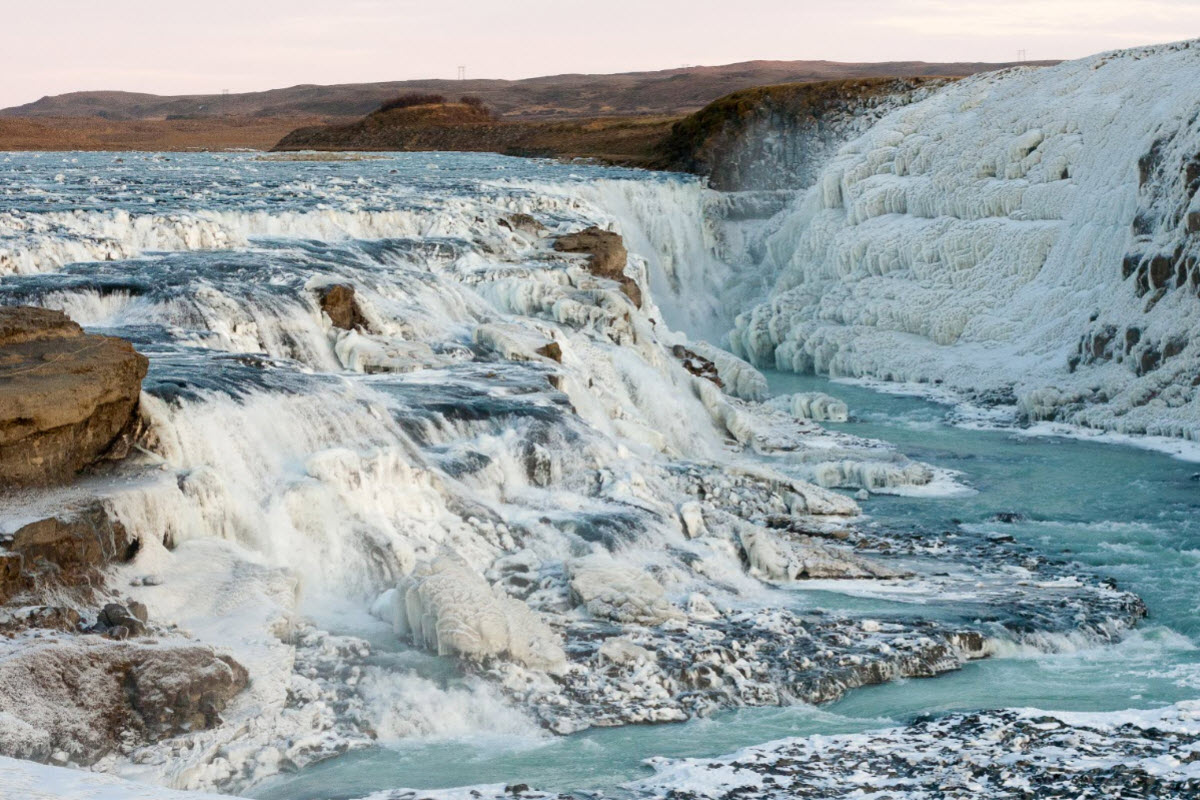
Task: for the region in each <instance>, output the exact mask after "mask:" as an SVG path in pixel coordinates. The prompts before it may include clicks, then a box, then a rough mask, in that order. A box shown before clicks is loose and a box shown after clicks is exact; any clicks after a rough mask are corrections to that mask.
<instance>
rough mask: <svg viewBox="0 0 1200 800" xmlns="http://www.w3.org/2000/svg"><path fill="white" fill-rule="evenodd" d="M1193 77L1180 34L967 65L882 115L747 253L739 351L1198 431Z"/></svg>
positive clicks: (1121, 425)
mask: <svg viewBox="0 0 1200 800" xmlns="http://www.w3.org/2000/svg"><path fill="white" fill-rule="evenodd" d="M1198 79H1200V42H1196V41H1193V42H1184V43H1179V44H1174V45H1164V46H1158V47H1150V48H1142V49H1137V50H1128V51H1122V52H1116V53H1110V54H1103V55H1098V56H1093V57H1090V58H1086V59H1082V60H1079V61H1073V62H1068V63H1064V64H1061V65H1059V66H1056V67H1051V68H1046V69H1033V68H1015V69H1010V70H1005V71H1002V72H998V73H992V74H987V75H980V76H977V77H974V78H970V79H967V80H964V81H962V82H959V83H957V84H954V85H951V86H948V87H946V88H945V89H943V90H941V91H940V92H938V93H936V94H934V95H933V96H932V97H930V98H928V99H926V100H924V101H922V102H920V103H915V104H913V105H910V106H907V107H904V108H902V109H899V110H897V111H895V112H893V113H892V114H889V115H888V116H886V117H885V118H883V119H882V120H881V121H880V122H879V123H878V124H877V125H875V126H874V127H873V128H872V129H871V130H870V131H868V132H867V133H866V134H865V135H863V136H862V137H861V138H859V139H857V140H856V141H853V142H851V143H850V144H848V145H846V146H845V147H844V148H843V149H842V150H841V151H840V152H839V154H838V155H837V156H836V157H834V158H833V159H832V161H830V162H829V164H828V165H827V166H826V168H825V170H824V172H823V173H822V175H821V177H820V179H819V180H818V182H817V184H816V185H815V186H813V187H812V188H810V189H809V190H807V192H806V193H805V194H804V195H802V196H801V197H799V198H798V199H797V201H796V202H795V203H794V204H793V206H792V207H791V208H790V209H789V210H788V211H786V212H784V216H783V218H782V220H781V223H780V224H779V226H778V228H777V230H776V231H775V232H774V233H773V234H772V236H771V237H770V239H769V240H768V241H767V243H766V244H767V247H766V250H767V256H766V258H765V262H764V263H763V264H762V268H763V271H764V273H765V274H768V275H778V280H777V282H776V283H775V285H774V288H773V289H772V290H771V292H770V293H769V297H768V298H767V299H766V301H765V302H763V303H762V304H761V305H759V306H758V307H756V308H754V309H752V310H749V311H747V312H745V313H743V314H742V315H741V316H740V317H739V318H738V320H737V324H736V328H735V330H734V332H733V334H732V335H731V339H732V344H733V346H734V349H735V350H736V351H738V352H739V353H740V354H743V355H745V356H748V357H749V358H750V359H751V360H753V361H754V362H756V363H757V364H759V365H771V366H778V367H779V368H782V369H786V370H795V371H807V370H815V371H817V372H820V373H828V374H832V375H838V376H856V377H874V378H882V379H887V380H902V381H922V382H934V381H943V382H944V383H945V384H946V385H947V386H948V387H949V388H953V389H956V390H958V391H960V392H965V393H968V394H970V395H972V396H974V397H976V398H982V399H987V400H1000V401H1011V400H1013V399H1015V400H1016V401H1017V402H1019V404H1020V408H1021V410H1022V412H1023V413H1024V415H1025V416H1026V418H1027V419H1035V420H1036V419H1056V420H1060V421H1064V422H1071V423H1076V424H1082V425H1087V426H1092V427H1102V428H1106V429H1112V430H1118V431H1121V432H1127V433H1151V434H1162V435H1169V436H1185V437H1188V438H1193V439H1194V438H1197V436H1198V435H1200V400H1198V399H1197V392H1196V389H1195V387H1194V386H1193V385H1192V383H1193V378H1194V376H1195V375H1196V374H1197V367H1198V366H1200V341H1194V340H1193V338H1194V337H1193V336H1192V329H1193V328H1194V326H1195V323H1196V321H1197V320H1198V319H1200V303H1198V301H1197V286H1198V284H1200V267H1198V266H1197V263H1198V262H1197V257H1198V255H1200V236H1198V231H1200V200H1198V199H1197V194H1196V188H1197V184H1198V183H1200V122H1198V121H1197V116H1198V115H1200V80H1198ZM1014 395H1015V398H1014Z"/></svg>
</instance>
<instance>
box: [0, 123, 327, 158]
mask: <svg viewBox="0 0 1200 800" xmlns="http://www.w3.org/2000/svg"><path fill="white" fill-rule="evenodd" d="M327 121H329V120H328V119H326V118H321V117H312V116H301V117H217V118H210V119H184V120H141V119H138V120H106V119H101V118H99V117H39V118H37V119H21V118H19V117H7V118H6V117H0V151H4V150H147V151H150V150H234V149H254V150H266V149H268V148H270V147H271V145H273V144H275V143H276V142H278V141H279V139H280V137H282V136H284V135H285V134H287V133H288V131H291V130H295V129H296V128H297V127H299V126H304V125H314V124H318V123H321V122H327Z"/></svg>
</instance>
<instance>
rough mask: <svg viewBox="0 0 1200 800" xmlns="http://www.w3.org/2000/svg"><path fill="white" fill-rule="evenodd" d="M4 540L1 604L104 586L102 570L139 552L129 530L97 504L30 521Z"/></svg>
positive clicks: (0, 552) (0, 563)
mask: <svg viewBox="0 0 1200 800" xmlns="http://www.w3.org/2000/svg"><path fill="white" fill-rule="evenodd" d="M4 538H5V539H6V544H4V545H0V603H3V602H6V601H7V600H8V599H9V598H10V597H12V596H13V595H15V594H17V593H18V592H21V591H25V590H38V589H43V588H49V587H55V588H61V587H76V588H83V589H84V590H87V589H89V588H90V587H92V586H94V585H98V584H99V583H100V581H99V572H98V571H99V569H100V568H101V567H104V566H105V565H107V564H110V563H112V562H123V561H128V560H129V559H131V558H132V557H133V556H134V555H136V553H137V549H138V543H137V541H136V540H134V539H131V538H130V537H129V534H128V532H127V531H126V530H125V526H124V525H122V524H121V523H120V522H116V521H114V520H112V519H111V518H110V517H109V516H108V513H107V512H106V511H105V510H104V508H103V506H101V505H100V504H99V503H92V504H91V505H88V506H85V507H84V508H82V509H78V510H75V511H64V512H63V513H61V514H59V515H58V516H55V517H48V518H46V519H40V520H37V521H35V522H30V523H28V524H26V525H23V526H21V527H20V528H18V529H17V530H16V531H14V532H12V533H11V534H8V535H7V536H5V537H4Z"/></svg>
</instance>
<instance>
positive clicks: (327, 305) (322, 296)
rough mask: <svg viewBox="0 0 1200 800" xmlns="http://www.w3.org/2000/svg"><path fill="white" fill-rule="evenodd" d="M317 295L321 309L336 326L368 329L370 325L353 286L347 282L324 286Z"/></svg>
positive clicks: (344, 328)
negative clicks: (359, 304)
mask: <svg viewBox="0 0 1200 800" xmlns="http://www.w3.org/2000/svg"><path fill="white" fill-rule="evenodd" d="M317 297H318V299H319V300H320V304H321V310H322V311H324V312H325V315H326V316H328V317H329V321H330V322H332V323H333V326H334V327H335V328H341V329H343V330H347V331H352V330H354V329H356V328H361V329H363V330H366V329H367V328H369V327H370V326H369V325H368V324H367V318H366V317H364V316H363V313H362V309H361V308H359V306H358V299H357V298H356V297H355V292H354V287H353V286H351V285H349V284H346V283H335V284H332V285H330V286H323V287H321V288H320V289H318V290H317Z"/></svg>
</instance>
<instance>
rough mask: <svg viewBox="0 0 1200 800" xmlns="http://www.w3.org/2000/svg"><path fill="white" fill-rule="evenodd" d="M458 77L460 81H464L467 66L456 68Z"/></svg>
mask: <svg viewBox="0 0 1200 800" xmlns="http://www.w3.org/2000/svg"><path fill="white" fill-rule="evenodd" d="M458 79H459V80H460V81H465V80H466V79H467V68H466V67H459V68H458Z"/></svg>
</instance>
